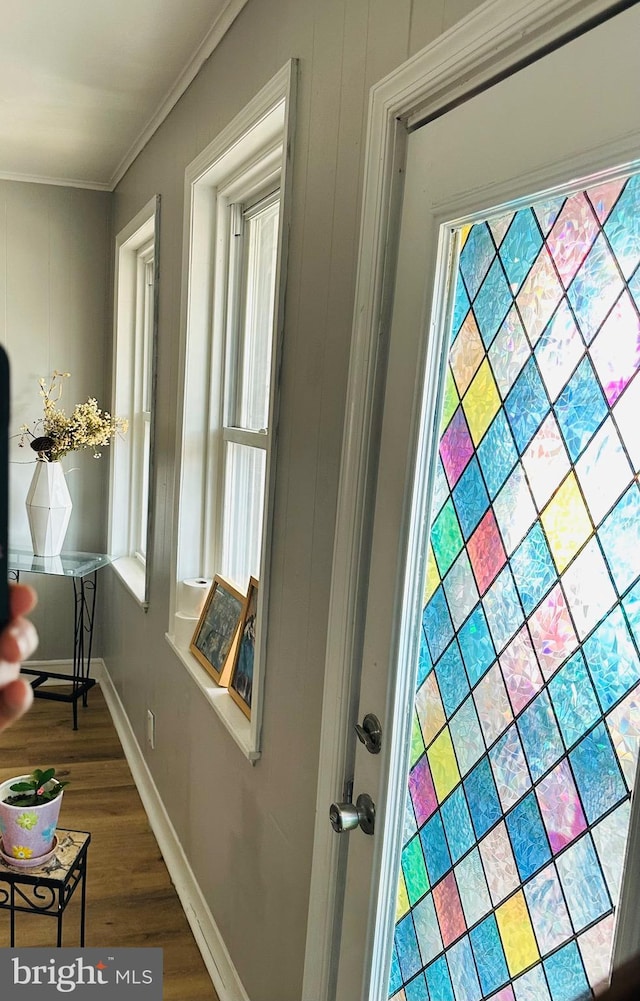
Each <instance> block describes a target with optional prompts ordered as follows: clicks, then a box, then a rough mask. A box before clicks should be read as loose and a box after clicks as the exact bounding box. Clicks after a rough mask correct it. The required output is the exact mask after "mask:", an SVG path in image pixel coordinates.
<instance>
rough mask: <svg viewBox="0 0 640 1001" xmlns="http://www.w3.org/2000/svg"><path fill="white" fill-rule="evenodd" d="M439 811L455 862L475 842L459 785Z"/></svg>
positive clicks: (467, 810)
mask: <svg viewBox="0 0 640 1001" xmlns="http://www.w3.org/2000/svg"><path fill="white" fill-rule="evenodd" d="M441 813H442V820H443V823H444V829H445V833H446V835H447V841H448V842H449V850H450V852H451V858H452V859H453V861H454V862H457V861H458V859H459V858H462V856H463V855H464V854H465V852H467V851H469V849H470V848H471V846H472V845H473V844H474V843H475V835H474V833H473V827H472V825H471V817H470V816H469V809H468V807H467V801H466V798H465V795H464V791H463V788H462V786H461V785H459V786H458V788H457V789H455V790H454V792H452V794H451V795H450V796H449V798H448V799H447V800H445V802H444V803H443V804H442V807H441Z"/></svg>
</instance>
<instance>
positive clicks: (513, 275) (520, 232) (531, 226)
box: [500, 208, 542, 292]
mask: <svg viewBox="0 0 640 1001" xmlns="http://www.w3.org/2000/svg"><path fill="white" fill-rule="evenodd" d="M541 246H542V237H541V236H540V230H539V229H538V227H537V226H536V222H535V219H534V218H533V216H532V212H531V209H528V208H527V209H521V210H520V212H517V213H516V215H515V216H514V219H513V222H512V223H511V226H510V228H509V231H508V233H507V235H506V236H505V238H504V240H503V242H502V246H501V247H500V257H501V259H502V263H503V264H504V268H505V271H506V272H507V275H508V277H509V284H510V285H511V288H512V291H513V292H517V291H518V289H519V288H520V285H521V284H522V282H523V281H524V279H525V278H526V276H527V272H528V271H529V268H530V267H531V265H532V264H533V262H534V261H535V259H536V257H537V256H538V253H539V251H540V247H541Z"/></svg>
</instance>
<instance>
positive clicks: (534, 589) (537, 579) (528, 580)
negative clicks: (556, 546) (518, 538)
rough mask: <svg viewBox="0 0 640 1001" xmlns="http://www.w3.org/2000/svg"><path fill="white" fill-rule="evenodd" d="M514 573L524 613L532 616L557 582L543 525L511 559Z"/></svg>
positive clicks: (535, 530) (532, 533)
mask: <svg viewBox="0 0 640 1001" xmlns="http://www.w3.org/2000/svg"><path fill="white" fill-rule="evenodd" d="M511 569H512V571H513V576H514V579H515V582H516V587H517V588H518V593H519V595H520V598H521V600H522V604H523V607H524V610H525V612H526V614H527V615H530V614H531V612H532V611H533V609H534V608H535V607H536V605H537V604H538V603H539V602H540V601H541V600H542V598H543V597H544V596H545V594H546V593H547V591H549V590H550V588H551V585H552V584H554V583H555V581H556V579H557V575H556V570H555V566H554V563H553V560H552V559H551V553H550V552H549V547H548V546H547V543H546V542H545V538H544V533H543V531H542V527H541V525H540V522H538V521H537V522H536V523H535V525H534V526H533V528H532V529H531V531H530V532H529V534H528V535H527V537H526V539H525V540H524V542H523V543H522V544H521V545H520V546H519V547H518V549H516V551H515V553H514V554H513V556H512V557H511Z"/></svg>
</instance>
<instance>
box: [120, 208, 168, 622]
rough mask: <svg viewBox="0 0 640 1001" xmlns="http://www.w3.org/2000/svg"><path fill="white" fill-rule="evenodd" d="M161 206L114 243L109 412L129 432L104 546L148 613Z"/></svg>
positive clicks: (143, 214)
mask: <svg viewBox="0 0 640 1001" xmlns="http://www.w3.org/2000/svg"><path fill="white" fill-rule="evenodd" d="M159 211H160V196H159V195H158V196H155V197H154V198H152V199H150V201H149V202H147V204H146V205H145V206H144V207H143V208H142V209H141V210H140V212H138V213H137V215H136V216H135V217H134V218H133V219H132V220H131V221H130V222H129V223H128V225H127V226H125V227H124V229H122V230H121V231H120V233H118V235H117V237H116V241H115V283H114V284H115V287H114V313H113V315H114V337H113V343H114V355H113V393H112V413H114V414H117V416H119V417H125V418H126V419H127V420H128V421H129V429H128V432H127V434H126V435H124V436H123V437H117V438H116V439H115V440H114V442H113V444H112V446H111V481H110V497H109V534H108V547H109V552H110V553H112V554H113V555H114V556H116V557H118V558H117V559H116V560H115V562H114V563H113V567H114V569H115V571H116V573H117V574H118V576H119V577H120V579H121V580H122V581H123V583H124V584H125V586H126V587H127V588H128V590H129V591H130V592H131V594H132V595H133V597H134V598H135V599H136V601H137V602H138V604H139V605H141V606H142V608H144V610H145V611H146V609H147V608H148V604H149V579H150V559H149V552H150V540H151V531H152V508H153V504H152V499H151V497H152V492H151V489H150V483H151V479H152V465H153V397H154V381H155V372H154V365H155V340H156V328H157V293H158V244H159V241H158V236H159ZM145 438H146V442H147V444H146V446H145V441H144V439H145ZM145 481H146V484H147V489H146V491H145V489H144V483H145ZM145 495H146V496H145Z"/></svg>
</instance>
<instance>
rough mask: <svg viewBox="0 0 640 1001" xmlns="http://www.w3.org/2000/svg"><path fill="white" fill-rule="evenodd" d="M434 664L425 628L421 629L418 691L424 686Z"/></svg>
mask: <svg viewBox="0 0 640 1001" xmlns="http://www.w3.org/2000/svg"><path fill="white" fill-rule="evenodd" d="M432 668H433V665H432V663H431V654H430V653H429V647H428V646H427V637H426V635H425V631H424V629H421V630H420V652H419V654H418V680H417V682H416V691H417V690H418V689H419V688H421V687H422V684H423V682H424V681H425V679H426V678H427V677H428V675H429V674H431V671H432Z"/></svg>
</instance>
